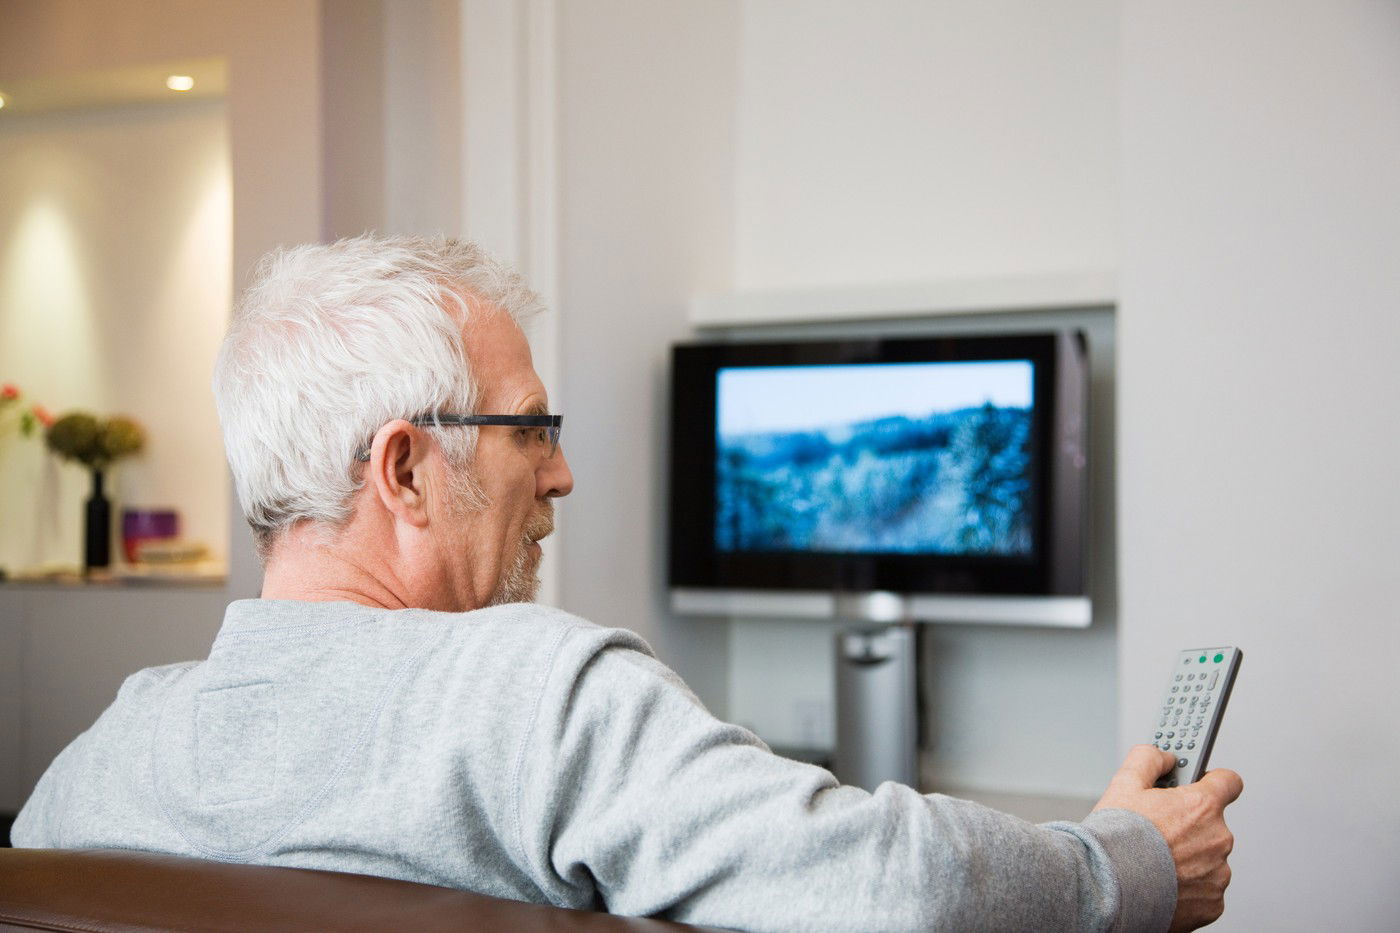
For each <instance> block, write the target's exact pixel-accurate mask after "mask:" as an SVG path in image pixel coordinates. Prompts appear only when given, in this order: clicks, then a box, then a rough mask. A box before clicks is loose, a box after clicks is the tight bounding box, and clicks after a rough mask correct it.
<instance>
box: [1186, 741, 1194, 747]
mask: <svg viewBox="0 0 1400 933" xmlns="http://www.w3.org/2000/svg"><path fill="white" fill-rule="evenodd" d="M1186 747H1187V748H1195V747H1196V743H1195V742H1187V743H1186Z"/></svg>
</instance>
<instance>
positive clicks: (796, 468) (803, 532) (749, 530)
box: [715, 360, 1035, 555]
mask: <svg viewBox="0 0 1400 933" xmlns="http://www.w3.org/2000/svg"><path fill="white" fill-rule="evenodd" d="M1034 376H1035V364H1034V363H1032V362H1031V361H1030V360H986V361H977V362H952V363H938V362H924V363H867V364H856V365H850V364H846V365H842V364H835V365H829V366H751V367H724V368H721V369H720V370H719V371H718V372H717V373H716V377H715V378H716V389H715V399H716V404H715V410H716V417H715V429H716V439H715V448H716V456H715V547H716V548H717V549H718V550H719V551H722V552H731V551H800V552H819V551H824V552H831V553H904V554H998V555H1028V554H1030V553H1031V550H1032V547H1033V537H1032V521H1033V515H1032V510H1031V502H1030V499H1029V492H1030V488H1031V484H1032V481H1033V475H1032V451H1031V447H1030V436H1031V413H1032V411H1033V409H1034V401H1035V379H1034Z"/></svg>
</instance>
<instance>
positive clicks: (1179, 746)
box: [1172, 742, 1181, 751]
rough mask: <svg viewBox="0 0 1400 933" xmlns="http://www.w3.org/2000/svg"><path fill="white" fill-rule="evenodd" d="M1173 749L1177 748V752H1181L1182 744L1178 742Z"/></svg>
mask: <svg viewBox="0 0 1400 933" xmlns="http://www.w3.org/2000/svg"><path fill="white" fill-rule="evenodd" d="M1172 747H1173V748H1175V749H1176V750H1177V751H1181V743H1180V742H1177V743H1176V744H1175V745H1173V746H1172Z"/></svg>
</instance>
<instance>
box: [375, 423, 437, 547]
mask: <svg viewBox="0 0 1400 933" xmlns="http://www.w3.org/2000/svg"><path fill="white" fill-rule="evenodd" d="M427 457H428V438H427V435H425V434H424V433H423V432H422V431H420V430H419V429H418V428H416V427H414V426H413V425H412V424H409V423H408V422H407V421H405V420H404V419H402V418H398V419H395V420H394V421H390V422H389V423H388V424H386V425H384V427H382V428H380V429H379V431H378V433H376V434H375V435H374V443H373V444H372V445H371V446H370V450H369V463H368V464H366V465H365V482H367V483H369V484H371V485H373V487H374V491H375V494H376V495H377V496H378V497H379V502H380V504H381V505H383V506H384V508H385V510H386V511H387V512H388V513H389V514H390V515H392V516H394V518H396V519H398V520H399V521H402V522H405V523H406V524H409V525H413V526H414V527H419V528H421V527H423V526H425V525H427V524H428V495H427V483H426V478H427V472H426V469H425V468H426V466H427Z"/></svg>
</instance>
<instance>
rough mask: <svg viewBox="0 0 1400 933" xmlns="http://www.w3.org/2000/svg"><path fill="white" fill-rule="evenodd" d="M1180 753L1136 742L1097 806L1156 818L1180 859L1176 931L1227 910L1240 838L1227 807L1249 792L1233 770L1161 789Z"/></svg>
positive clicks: (1178, 859) (1214, 918) (1192, 926)
mask: <svg viewBox="0 0 1400 933" xmlns="http://www.w3.org/2000/svg"><path fill="white" fill-rule="evenodd" d="M1175 760H1176V759H1175V756H1173V755H1171V754H1170V753H1168V752H1164V751H1162V750H1161V749H1160V748H1158V747H1157V746H1155V745H1136V746H1134V747H1133V750H1132V751H1130V752H1129V753H1128V757H1127V759H1126V760H1125V761H1124V762H1123V767H1121V768H1119V769H1118V773H1117V774H1115V775H1114V776H1113V780H1112V781H1111V782H1110V783H1109V785H1108V790H1107V791H1105V792H1104V795H1103V798H1102V799H1101V800H1099V802H1098V804H1097V805H1096V806H1095V807H1094V809H1095V810H1104V809H1109V808H1114V809H1120V810H1132V811H1133V812H1135V813H1141V814H1142V815H1143V816H1145V817H1147V818H1148V819H1149V820H1151V821H1152V823H1153V825H1155V826H1156V827H1157V829H1158V830H1159V831H1160V832H1161V833H1162V835H1163V837H1165V838H1166V840H1167V845H1168V846H1169V847H1170V848H1171V852H1172V858H1173V859H1174V860H1175V861H1176V915H1175V916H1174V917H1172V927H1171V928H1172V933H1177V931H1181V930H1194V929H1196V928H1197V927H1202V926H1205V925H1206V924H1207V923H1212V922H1214V921H1215V920H1216V919H1218V918H1219V917H1220V915H1221V914H1222V913H1224V911H1225V888H1226V886H1227V885H1229V883H1230V866H1229V865H1227V864H1225V859H1226V858H1227V857H1228V856H1229V854H1230V850H1231V849H1233V848H1234V847H1235V837H1234V836H1233V835H1232V834H1231V833H1230V830H1229V829H1227V828H1226V826H1225V808H1226V807H1227V806H1228V805H1230V804H1231V803H1233V802H1234V801H1235V798H1237V797H1238V796H1239V795H1240V792H1241V791H1243V790H1244V781H1242V780H1241V779H1240V776H1239V775H1238V774H1236V773H1235V772H1233V771H1225V770H1218V771H1207V772H1206V774H1205V776H1203V777H1202V778H1201V779H1200V780H1199V781H1197V782H1196V783H1195V784H1188V785H1186V786H1185V787H1163V788H1156V787H1153V786H1152V785H1153V784H1156V783H1157V779H1158V778H1160V777H1161V776H1162V775H1164V774H1166V773H1167V772H1168V771H1170V770H1171V768H1172V764H1173V763H1174V762H1175Z"/></svg>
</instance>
